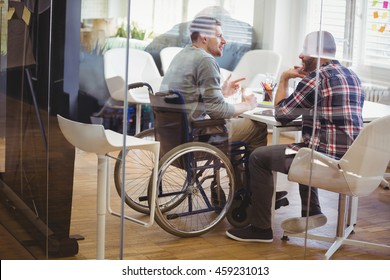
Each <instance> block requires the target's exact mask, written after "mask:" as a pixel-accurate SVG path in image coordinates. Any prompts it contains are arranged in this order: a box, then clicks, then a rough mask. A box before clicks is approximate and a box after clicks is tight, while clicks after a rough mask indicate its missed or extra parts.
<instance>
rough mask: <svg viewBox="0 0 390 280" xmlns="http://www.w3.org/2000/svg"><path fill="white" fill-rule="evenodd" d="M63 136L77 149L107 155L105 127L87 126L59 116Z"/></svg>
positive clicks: (98, 125) (97, 125)
mask: <svg viewBox="0 0 390 280" xmlns="http://www.w3.org/2000/svg"><path fill="white" fill-rule="evenodd" d="M57 119H58V123H59V126H60V129H61V132H62V134H63V135H64V137H65V139H66V140H68V142H69V143H71V144H72V145H73V146H75V147H76V148H79V149H80V150H83V151H85V152H89V153H96V154H105V153H107V152H108V150H107V147H108V146H109V144H108V141H107V137H106V134H105V130H104V127H103V126H102V125H100V124H86V123H80V122H76V121H72V120H69V119H66V118H64V117H62V116H60V115H57Z"/></svg>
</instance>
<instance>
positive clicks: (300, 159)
mask: <svg viewBox="0 0 390 280" xmlns="http://www.w3.org/2000/svg"><path fill="white" fill-rule="evenodd" d="M389 127H390V115H389V116H386V117H382V118H380V119H377V120H374V121H372V122H371V123H369V124H368V125H367V126H365V127H364V129H363V130H362V131H361V132H360V134H359V135H358V137H357V138H356V139H355V141H354V142H353V143H352V145H351V147H350V148H349V149H348V151H347V152H346V153H345V155H344V156H343V157H342V158H341V159H340V160H336V159H332V158H330V157H328V156H326V155H324V154H321V153H318V152H316V151H312V150H311V149H308V148H302V149H300V150H299V151H298V153H297V155H296V156H295V158H294V160H293V162H292V164H291V167H290V171H289V173H288V179H289V180H290V181H294V182H297V183H300V184H305V185H311V186H312V187H317V188H319V189H324V190H327V191H331V192H336V193H339V209H338V211H339V212H338V213H339V216H338V222H337V234H336V237H326V236H318V235H312V234H307V237H308V238H309V239H315V240H321V241H327V242H333V244H332V246H331V247H330V248H329V250H328V251H327V252H326V254H325V258H326V259H329V258H330V257H331V256H332V255H333V254H334V253H335V252H336V251H337V250H338V249H339V248H340V246H342V245H343V244H347V245H357V246H361V247H368V248H374V249H384V250H386V251H387V252H388V253H390V246H389V245H384V244H374V243H370V242H365V241H358V240H351V239H348V236H349V235H350V233H351V232H352V231H353V229H354V227H355V225H354V223H348V224H349V226H348V227H347V228H346V227H345V224H346V220H347V219H346V217H347V214H346V210H347V204H348V203H351V201H352V198H353V197H361V196H367V195H369V194H370V193H372V192H373V191H374V190H375V189H376V188H377V187H378V186H379V184H380V183H381V180H382V178H383V174H384V172H385V171H386V167H387V164H388V162H389V160H390V145H389V143H390V131H389ZM285 234H286V235H288V236H299V237H305V236H306V235H305V234H304V233H303V234H292V233H288V232H285Z"/></svg>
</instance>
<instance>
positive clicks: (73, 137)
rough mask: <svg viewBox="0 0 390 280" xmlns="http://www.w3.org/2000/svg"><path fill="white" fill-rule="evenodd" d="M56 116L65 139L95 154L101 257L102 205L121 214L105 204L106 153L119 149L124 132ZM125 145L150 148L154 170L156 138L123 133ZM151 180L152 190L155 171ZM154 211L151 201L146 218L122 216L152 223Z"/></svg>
mask: <svg viewBox="0 0 390 280" xmlns="http://www.w3.org/2000/svg"><path fill="white" fill-rule="evenodd" d="M57 119H58V123H59V126H60V129H61V132H62V133H63V135H64V137H65V138H66V140H68V141H69V143H71V144H72V145H73V146H75V147H76V148H78V149H80V150H83V151H85V152H89V153H95V154H96V155H97V157H98V171H97V177H98V178H97V231H96V259H104V252H105V248H104V246H105V219H106V209H108V210H109V212H110V214H113V215H116V216H121V215H119V214H118V213H115V212H112V211H111V209H110V207H109V195H108V194H109V183H108V182H109V179H108V175H109V164H108V157H107V154H108V153H110V152H114V151H119V150H121V149H122V147H123V141H124V136H123V134H120V133H117V132H114V131H112V130H108V129H104V127H103V126H102V125H98V124H85V123H79V122H75V121H72V120H69V119H66V118H64V117H62V116H60V115H57ZM126 148H127V149H142V150H148V151H150V152H152V153H153V154H154V170H158V162H159V160H158V159H159V152H160V143H159V142H155V141H150V140H144V139H140V138H136V137H133V136H126ZM152 180H153V189H154V190H155V188H156V182H157V172H153V176H152ZM155 199H156V197H155V191H153V197H152V198H151V201H155ZM154 213H155V203H151V209H150V217H149V221H148V222H144V221H140V220H137V219H134V218H132V217H128V216H125V219H127V220H130V221H132V222H135V223H137V224H140V225H143V226H145V227H149V226H151V225H152V224H153V221H154Z"/></svg>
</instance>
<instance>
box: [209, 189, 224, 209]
mask: <svg viewBox="0 0 390 280" xmlns="http://www.w3.org/2000/svg"><path fill="white" fill-rule="evenodd" d="M210 188H211V205H212V206H213V207H215V212H217V213H220V212H221V210H222V209H223V208H224V207H225V205H226V195H225V192H224V191H223V189H222V188H221V187H220V186H217V185H216V183H214V182H212V183H211V187H210Z"/></svg>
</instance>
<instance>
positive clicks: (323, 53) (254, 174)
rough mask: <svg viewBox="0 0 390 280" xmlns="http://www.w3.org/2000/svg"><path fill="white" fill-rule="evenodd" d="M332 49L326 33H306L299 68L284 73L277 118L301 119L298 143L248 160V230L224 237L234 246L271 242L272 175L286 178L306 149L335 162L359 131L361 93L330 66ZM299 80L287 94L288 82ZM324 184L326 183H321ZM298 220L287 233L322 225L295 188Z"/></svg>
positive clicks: (313, 197) (352, 77)
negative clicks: (296, 157) (299, 153)
mask: <svg viewBox="0 0 390 280" xmlns="http://www.w3.org/2000/svg"><path fill="white" fill-rule="evenodd" d="M335 53H336V44H335V41H334V38H333V36H332V35H331V34H330V33H329V32H326V31H321V32H319V31H317V32H312V33H309V34H308V35H307V36H306V38H305V42H304V45H303V51H302V53H301V54H300V55H299V58H300V59H301V61H302V65H301V66H295V67H294V68H293V69H289V70H287V71H285V72H283V73H282V75H281V78H280V82H279V87H278V89H277V92H276V95H275V100H274V105H275V118H276V120H277V121H279V122H281V123H288V122H290V121H292V120H294V119H296V118H297V117H299V116H302V142H301V143H295V144H291V145H273V146H264V147H260V148H257V149H256V150H255V151H254V152H253V153H252V154H251V156H250V160H249V170H250V191H251V192H252V197H251V221H250V222H251V225H250V226H248V227H246V228H241V229H240V228H239V229H230V230H228V231H227V232H226V234H227V236H228V237H230V238H232V239H235V240H238V241H250V242H272V241H273V232H272V224H271V223H272V221H271V213H272V212H271V206H272V196H273V193H274V182H273V176H272V171H277V172H281V173H284V174H287V173H288V171H289V168H290V165H291V163H292V160H293V158H294V155H295V153H296V151H297V150H298V149H299V148H301V147H310V148H313V149H314V150H316V151H319V152H322V153H324V154H327V155H328V156H330V157H333V158H341V157H342V156H343V155H344V153H345V152H346V151H347V150H348V148H349V146H350V145H351V144H352V142H353V141H354V139H355V138H356V137H357V135H358V134H359V132H360V131H361V130H362V128H363V118H362V108H363V102H364V93H363V90H362V88H361V83H360V80H359V78H358V77H357V76H356V74H355V73H354V72H353V71H351V70H350V69H348V68H346V67H344V66H342V65H341V64H340V63H339V62H338V61H337V60H334V56H335ZM295 78H302V80H301V81H300V82H299V84H298V85H297V87H296V89H295V91H294V92H293V93H292V94H291V95H289V94H288V83H289V80H290V79H295ZM324 179H325V178H324ZM299 192H300V196H301V217H299V218H290V219H287V220H285V221H283V222H282V225H281V226H282V228H283V229H284V230H285V231H287V232H291V233H299V232H303V231H305V230H306V217H307V216H309V222H308V229H313V228H316V227H320V226H322V225H324V224H326V222H327V219H326V216H325V215H324V214H322V212H321V207H320V202H319V199H318V192H317V189H316V188H310V203H309V205H308V197H309V187H308V186H305V185H299Z"/></svg>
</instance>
